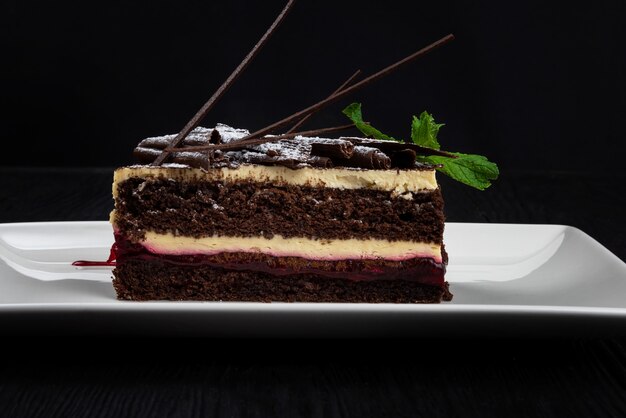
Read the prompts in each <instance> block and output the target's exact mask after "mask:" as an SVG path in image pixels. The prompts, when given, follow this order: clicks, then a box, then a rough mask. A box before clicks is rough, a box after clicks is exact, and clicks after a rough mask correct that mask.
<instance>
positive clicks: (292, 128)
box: [287, 70, 361, 134]
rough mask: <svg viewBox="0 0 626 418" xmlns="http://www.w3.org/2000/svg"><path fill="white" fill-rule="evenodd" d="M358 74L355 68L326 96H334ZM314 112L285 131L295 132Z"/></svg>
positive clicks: (359, 71) (359, 72)
mask: <svg viewBox="0 0 626 418" xmlns="http://www.w3.org/2000/svg"><path fill="white" fill-rule="evenodd" d="M359 74H361V70H356V72H355V73H354V74H352V75H351V76H350V78H348V79H347V80H346V81H344V82H343V84H342V85H341V86H339V87H338V88H337V89H336V90H335V91H333V92H332V93H331V94H330V96H328V97H332V96H334V95H335V94H337V93H339V92H340V91H341V90H343V89H345V88H346V86H349V85H350V83H352V80H354V79H355V78H357V76H358V75H359ZM315 113H316V112H311V113H309V114H308V115H306V116H305V117H303V118H302V119H300V121H299V122H298V123H296V124H295V125H293V126H292V127H291V129H290V130H288V131H287V133H288V134H290V133H292V132H295V131H296V129H298V128H299V127H300V126H302V124H303V123H304V122H306V121H307V120H309V118H310V117H311V116H313V115H314V114H315Z"/></svg>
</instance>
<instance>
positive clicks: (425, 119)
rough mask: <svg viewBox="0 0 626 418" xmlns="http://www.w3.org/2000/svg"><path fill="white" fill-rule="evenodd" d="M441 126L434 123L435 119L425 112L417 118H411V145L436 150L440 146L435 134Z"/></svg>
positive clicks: (441, 124)
mask: <svg viewBox="0 0 626 418" xmlns="http://www.w3.org/2000/svg"><path fill="white" fill-rule="evenodd" d="M443 125H444V124H443V123H435V118H433V116H432V115H430V114H428V112H426V111H423V112H422V114H421V115H420V117H419V118H418V117H417V116H413V121H412V122H411V139H412V140H413V143H415V144H416V145H419V146H422V147H427V148H432V149H437V150H438V149H439V148H440V146H439V141H437V134H438V133H439V128H441V127H442V126H443Z"/></svg>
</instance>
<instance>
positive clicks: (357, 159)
mask: <svg viewBox="0 0 626 418" xmlns="http://www.w3.org/2000/svg"><path fill="white" fill-rule="evenodd" d="M344 165H345V166H346V167H358V168H371V169H376V170H387V169H389V168H391V158H389V157H388V156H387V155H385V154H384V153H383V152H382V151H381V150H379V149H376V148H371V147H363V146H356V147H354V152H353V153H352V157H351V158H350V159H349V160H346V161H345V164H344Z"/></svg>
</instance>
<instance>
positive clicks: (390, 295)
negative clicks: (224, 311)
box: [113, 258, 452, 303]
mask: <svg viewBox="0 0 626 418" xmlns="http://www.w3.org/2000/svg"><path fill="white" fill-rule="evenodd" d="M113 274H114V276H115V278H114V280H113V286H114V287H115V290H116V292H117V296H118V298H119V299H125V300H137V301H145V300H205V301H246V302H350V303H439V302H441V301H448V300H451V299H452V294H451V293H450V292H449V291H448V284H447V283H446V282H444V283H443V285H442V286H432V285H425V284H421V283H416V282H415V281H408V280H384V279H381V280H361V281H355V280H349V279H341V278H330V277H325V276H320V275H318V274H297V275H283V276H277V275H273V274H269V273H265V272H259V271H246V270H243V271H237V270H225V269H221V268H215V267H212V266H209V265H177V264H172V263H169V262H167V261H159V260H154V259H153V260H145V259H141V258H132V259H126V260H124V261H123V262H121V263H120V262H119V260H118V263H117V267H116V268H115V270H114V271H113Z"/></svg>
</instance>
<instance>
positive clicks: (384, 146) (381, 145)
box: [339, 136, 456, 158]
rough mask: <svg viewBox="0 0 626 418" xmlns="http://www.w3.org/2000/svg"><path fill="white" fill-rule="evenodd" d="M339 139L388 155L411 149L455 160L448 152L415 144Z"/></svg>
mask: <svg viewBox="0 0 626 418" xmlns="http://www.w3.org/2000/svg"><path fill="white" fill-rule="evenodd" d="M339 139H344V140H346V141H350V142H352V143H353V144H354V145H362V146H364V147H371V148H378V149H379V150H381V151H383V152H384V153H390V154H391V153H392V152H394V151H404V150H405V149H411V150H413V151H415V152H416V153H417V154H419V155H441V156H443V157H449V158H456V155H454V154H450V153H449V152H445V151H439V150H435V149H432V148H426V147H421V146H419V145H415V144H407V143H405V142H395V141H382V140H380V141H377V140H373V139H367V138H357V137H345V136H342V137H340V138H339Z"/></svg>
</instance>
